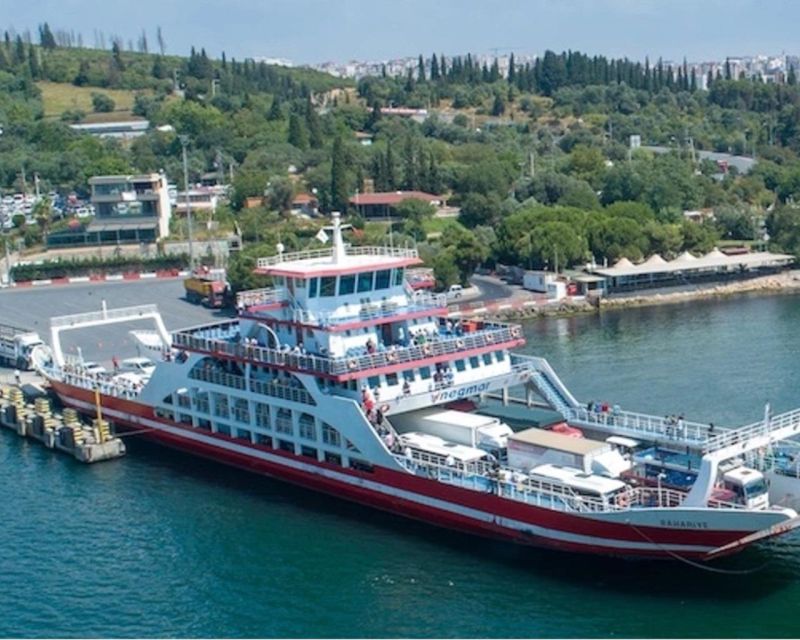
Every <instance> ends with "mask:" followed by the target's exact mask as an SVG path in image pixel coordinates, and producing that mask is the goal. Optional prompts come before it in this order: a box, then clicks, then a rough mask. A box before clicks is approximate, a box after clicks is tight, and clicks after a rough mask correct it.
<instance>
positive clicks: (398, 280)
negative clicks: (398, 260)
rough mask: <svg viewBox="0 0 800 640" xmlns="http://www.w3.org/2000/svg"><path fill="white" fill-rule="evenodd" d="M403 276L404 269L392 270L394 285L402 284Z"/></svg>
mask: <svg viewBox="0 0 800 640" xmlns="http://www.w3.org/2000/svg"><path fill="white" fill-rule="evenodd" d="M403 276H405V270H404V269H395V270H394V286H396V287H399V286H400V285H401V284H403Z"/></svg>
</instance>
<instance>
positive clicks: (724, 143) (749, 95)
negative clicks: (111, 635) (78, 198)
mask: <svg viewBox="0 0 800 640" xmlns="http://www.w3.org/2000/svg"><path fill="white" fill-rule="evenodd" d="M58 33H59V34H60V36H59V37H56V35H55V34H54V33H53V32H52V31H51V30H50V27H49V26H47V25H46V24H45V25H42V27H41V28H40V30H39V40H38V41H37V42H26V41H25V40H24V39H23V38H22V37H21V36H19V35H12V34H10V33H6V34H4V38H3V41H2V42H0V126H2V128H3V134H2V136H0V152H1V153H0V188H2V189H4V190H6V191H9V190H14V189H16V190H19V189H20V187H21V184H20V183H21V173H22V171H23V170H24V171H25V172H27V174H28V175H32V174H33V173H36V174H38V175H39V177H40V180H41V183H42V185H43V187H44V188H46V189H50V188H52V189H58V190H62V191H73V190H74V191H77V192H79V193H85V191H86V189H87V180H88V178H89V177H90V176H92V175H96V174H104V173H126V172H140V171H141V172H143V171H153V170H161V169H163V170H164V171H166V173H167V174H168V176H169V177H170V178H171V179H172V180H173V181H175V182H177V183H178V184H180V183H181V182H182V180H181V175H182V173H181V164H180V159H181V143H180V139H179V136H181V135H186V136H188V138H189V141H190V143H189V166H190V179H191V180H192V181H195V180H197V179H198V178H199V176H200V175H201V174H202V173H204V172H206V171H209V170H214V169H222V168H224V169H225V170H226V171H228V170H230V169H232V170H233V175H234V178H233V184H232V194H231V199H230V207H229V208H226V209H224V210H223V211H221V212H220V215H219V216H218V222H220V223H221V224H223V225H228V226H229V228H236V229H238V230H239V231H240V232H241V235H242V237H243V239H244V241H245V250H244V251H243V252H242V253H241V255H240V256H237V258H236V260H235V261H234V264H233V265H231V269H232V272H233V273H234V276H235V279H236V280H237V281H238V282H239V283H240V284H242V285H244V284H246V283H248V282H250V281H251V278H250V276H249V273H248V267H249V265H250V264H251V263H252V261H253V260H254V259H255V256H256V255H263V254H265V253H271V252H274V245H275V244H276V243H277V242H278V240H279V239H280V241H281V242H282V243H283V244H284V245H285V246H287V247H288V248H292V247H296V246H297V247H299V246H303V245H306V244H313V243H314V242H316V241H315V240H314V239H313V238H314V235H315V234H316V231H317V229H318V227H319V224H321V222H317V221H314V220H311V221H307V220H305V221H304V220H299V219H297V218H293V217H290V216H289V215H288V213H287V212H288V209H289V205H290V203H291V201H292V198H293V196H294V195H295V194H296V193H298V192H304V191H309V192H310V191H312V190H315V193H316V194H317V197H318V198H319V201H320V204H321V207H322V209H323V210H324V211H330V210H337V209H338V210H342V211H345V212H346V213H348V214H349V215H350V217H351V219H352V221H353V223H354V225H355V226H356V228H357V229H359V232H358V234H357V236H356V237H355V239H354V241H355V242H385V241H387V237H388V227H387V225H386V224H380V223H367V222H365V221H364V220H361V219H360V218H359V217H358V211H355V210H349V209H348V200H349V199H350V197H352V195H353V194H355V193H356V192H363V191H364V189H365V187H366V186H367V185H368V184H371V185H372V186H374V188H375V190H380V191H394V190H400V189H404V190H423V191H428V192H432V193H440V194H444V195H445V196H446V197H447V200H448V203H449V204H451V205H454V206H456V207H459V209H460V215H459V217H458V220H457V221H456V220H452V221H449V222H448V221H442V220H438V219H433V218H432V216H431V211H429V210H426V209H424V208H420V207H417V206H415V205H408V206H406V205H405V204H404V205H403V207H401V208H400V211H399V213H400V214H401V219H402V221H401V222H400V223H397V224H395V226H394V228H393V229H392V234H393V236H392V241H393V242H395V243H405V242H408V243H417V244H418V246H419V248H420V252H421V254H422V255H423V256H424V257H425V258H426V261H427V262H428V263H429V264H430V265H432V266H433V267H434V268H435V269H436V273H437V277H438V279H439V283H440V284H441V285H443V286H444V285H447V284H450V283H453V282H456V281H462V282H465V281H466V279H467V278H468V277H469V275H470V274H471V273H472V271H473V270H474V269H475V268H476V267H477V266H479V265H488V266H491V265H493V264H495V263H497V262H502V263H507V264H520V265H524V266H529V267H534V268H535V267H548V268H553V267H554V266H555V265H556V263H558V265H559V266H561V267H563V266H565V265H567V264H580V263H584V262H587V261H590V260H592V259H594V260H595V261H597V262H603V261H609V262H613V261H615V260H617V259H619V258H620V257H627V258H629V259H631V260H639V259H642V258H644V257H646V256H647V255H649V254H651V253H656V252H657V253H661V254H662V255H664V256H665V257H669V256H673V255H676V254H678V253H680V252H682V251H685V250H689V251H706V250H708V249H710V248H711V247H713V246H714V245H716V244H718V243H720V242H723V241H729V242H737V243H742V242H753V241H761V240H762V237H763V231H764V229H766V230H767V231H768V233H769V236H770V238H771V245H772V247H773V248H776V249H781V250H786V251H789V252H793V253H796V254H798V255H800V232H798V230H800V209H798V208H797V207H796V206H795V204H794V203H795V201H796V200H797V199H798V198H800V160H798V152H800V87H799V86H798V85H797V83H796V78H795V76H794V71H793V70H792V72H791V73H790V74H789V77H788V79H787V82H786V83H785V84H764V83H761V82H758V81H755V80H745V79H737V78H732V77H730V76H729V74H728V73H725V74H720V75H718V76H716V77H709V78H705V79H704V80H705V82H704V83H701V82H699V79H698V78H697V77H695V76H694V75H693V72H692V71H690V70H689V69H688V67H686V66H679V67H677V69H673V68H671V67H667V66H665V65H664V64H663V63H662V62H660V61H657V62H655V63H653V64H651V63H650V62H649V61H647V60H645V61H644V62H637V61H630V60H625V59H610V58H606V57H603V56H587V55H585V54H582V53H579V52H564V53H561V54H558V53H554V52H551V51H548V52H545V54H544V55H543V56H541V57H539V58H538V59H537V60H536V62H535V63H533V64H530V63H526V64H524V65H518V64H516V63H515V62H514V61H513V57H512V59H511V61H510V66H509V68H508V70H507V71H506V72H505V73H501V72H500V67H499V65H498V64H497V62H496V61H495V62H494V64H492V65H486V64H479V63H478V62H477V61H476V60H475V59H473V58H472V57H471V56H469V55H467V56H455V57H445V56H443V55H433V56H431V57H430V58H429V59H427V60H425V59H423V58H422V56H420V62H419V65H418V66H417V69H415V70H411V71H410V72H409V73H408V74H407V75H405V76H401V77H390V76H388V75H385V74H384V75H381V76H377V77H369V78H364V79H362V80H360V81H359V82H358V83H357V85H352V84H351V83H349V82H348V81H345V80H342V79H338V78H334V77H331V76H327V75H325V74H321V73H317V72H314V71H311V70H308V69H287V68H283V67H275V66H270V65H266V64H264V63H259V62H255V61H253V60H235V59H233V58H228V57H227V56H225V55H224V54H223V55H222V56H221V57H220V59H215V60H212V59H210V58H209V56H208V55H207V54H206V52H205V50H204V49H203V48H202V47H200V48H199V49H198V48H192V50H191V51H190V52H189V55H188V56H185V57H179V56H175V55H167V54H166V52H165V51H164V47H163V46H161V47H157V48H156V52H155V53H151V52H149V48H148V46H147V42H146V36H144V35H143V36H142V38H144V42H142V38H140V40H139V42H138V43H137V45H136V46H135V47H134V46H132V45H129V46H128V47H127V48H125V47H124V46H123V43H122V42H121V41H120V40H119V39H115V40H114V41H113V42H111V46H110V47H109V48H107V49H104V50H99V49H86V48H81V47H79V46H77V44H79V43H76V42H75V38H68V37H65V36H64V34H63V33H62V32H58ZM48 34H49V35H48ZM131 49H134V50H131ZM706 83H707V84H708V89H700V88H699V87H700V85H701V84H706ZM53 87H55V88H56V89H59V88H60V89H61V93H62V94H64V95H69V91H70V90H74V91H80V92H82V93H81V96H82V97H81V98H80V100H82V101H83V102H82V103H81V104H83V105H84V107H83V108H84V109H87V108H89V105H91V110H92V111H95V112H97V115H98V116H101V115H103V116H104V115H108V113H107V112H108V111H109V110H110V112H111V114H115V115H116V114H122V115H126V114H127V110H125V107H126V106H127V107H129V111H130V115H131V116H137V117H143V118H147V119H148V120H149V121H150V122H151V123H152V125H153V126H152V127H151V129H150V130H149V131H148V132H147V133H146V134H145V135H143V136H141V137H139V138H136V139H135V140H133V141H132V142H130V143H120V142H118V141H112V140H103V139H97V138H93V137H91V136H89V135H87V134H82V133H78V132H75V131H73V130H71V129H70V128H69V127H68V126H67V125H68V123H70V122H74V121H78V120H81V119H83V118H85V117H86V116H87V113H86V112H85V111H83V110H82V109H80V108H69V98H67V99H66V102H65V101H64V100H62V102H61V105H62V106H61V110H60V113H54V112H53V110H52V109H50V110H48V109H46V108H45V105H44V102H43V98H42V95H43V88H44V89H45V94H46V95H49V94H47V92H48V91H49V92H51V93H52V91H53ZM70 88H71V89H70ZM176 89H177V90H176ZM87 91H88V94H86V92H87ZM112 91H113V92H122V93H114V94H112V93H111V92H112ZM125 92H127V93H125ZM75 100H76V101H77V100H78V98H75ZM389 105H392V106H407V107H412V108H426V109H428V117H427V119H425V121H424V122H421V123H420V122H416V121H414V120H412V119H408V118H403V117H398V116H391V115H386V114H385V113H384V112H382V107H386V106H389ZM120 109H122V111H120ZM165 125H169V126H165ZM357 132H361V133H366V134H370V136H371V139H372V141H373V142H372V144H371V145H369V146H364V145H362V144H360V140H359V138H357V137H356V135H355V134H356V133H357ZM632 135H638V136H641V138H642V140H643V143H644V144H650V145H662V146H663V147H666V148H667V152H666V153H653V152H652V151H648V150H646V149H635V150H631V149H630V148H629V146H628V141H629V138H630V136H632ZM703 149H705V150H710V151H726V152H732V153H739V154H744V153H747V154H748V155H752V154H753V152H754V151H755V154H756V156H757V159H758V161H757V163H756V165H755V167H754V169H753V170H752V171H750V172H749V173H748V174H746V175H739V174H738V173H737V171H736V170H735V168H731V169H730V170H729V171H728V172H727V173H724V174H723V173H721V170H720V167H719V166H718V165H717V164H716V163H713V162H710V161H701V160H698V156H697V155H696V152H697V151H698V150H703ZM252 196H258V197H261V196H265V206H263V207H258V208H255V209H245V208H244V204H245V201H246V199H247V198H249V197H252ZM693 209H707V210H709V211H711V212H713V219H711V217H709V219H707V220H706V221H705V222H703V223H697V222H692V221H688V220H687V219H686V218H685V216H684V215H683V212H684V210H693ZM433 232H435V233H433ZM26 238H28V239H29V241H30V242H31V243H35V242H36V241H37V239H38V238H37V234H36V233H35V232H33V231H32V230H28V233H27V235H26Z"/></svg>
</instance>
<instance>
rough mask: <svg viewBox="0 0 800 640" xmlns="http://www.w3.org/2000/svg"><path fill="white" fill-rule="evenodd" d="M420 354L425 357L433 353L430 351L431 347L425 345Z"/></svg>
mask: <svg viewBox="0 0 800 640" xmlns="http://www.w3.org/2000/svg"><path fill="white" fill-rule="evenodd" d="M422 353H424V354H425V355H426V356H429V355H431V354H432V353H433V349H431V345H429V344H425V345H424V346H423V347H422Z"/></svg>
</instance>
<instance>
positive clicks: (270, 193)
mask: <svg viewBox="0 0 800 640" xmlns="http://www.w3.org/2000/svg"><path fill="white" fill-rule="evenodd" d="M293 200H294V184H293V183H292V181H291V180H289V178H285V177H282V176H281V177H277V178H272V179H271V180H270V181H269V182H268V183H267V206H268V207H269V208H270V209H273V210H275V211H279V212H280V213H285V212H287V211H289V209H290V208H291V206H292V201H293Z"/></svg>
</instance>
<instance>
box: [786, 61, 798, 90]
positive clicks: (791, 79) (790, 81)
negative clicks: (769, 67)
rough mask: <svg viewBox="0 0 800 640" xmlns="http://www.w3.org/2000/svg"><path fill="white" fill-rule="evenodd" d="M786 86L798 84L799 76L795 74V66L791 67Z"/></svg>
mask: <svg viewBox="0 0 800 640" xmlns="http://www.w3.org/2000/svg"><path fill="white" fill-rule="evenodd" d="M786 84H788V85H789V86H794V85H796V84H797V74H796V73H795V70H794V65H792V66H790V67H789V73H788V75H787V76H786Z"/></svg>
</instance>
